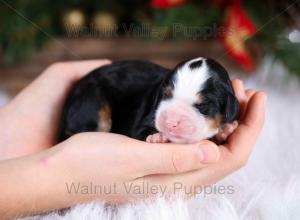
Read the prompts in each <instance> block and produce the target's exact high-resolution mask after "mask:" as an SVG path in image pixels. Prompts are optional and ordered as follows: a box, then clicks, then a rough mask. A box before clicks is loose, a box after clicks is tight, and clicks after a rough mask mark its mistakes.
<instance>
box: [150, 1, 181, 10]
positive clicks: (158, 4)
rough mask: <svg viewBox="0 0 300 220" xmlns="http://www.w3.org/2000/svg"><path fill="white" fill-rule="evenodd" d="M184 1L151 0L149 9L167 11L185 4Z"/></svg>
mask: <svg viewBox="0 0 300 220" xmlns="http://www.w3.org/2000/svg"><path fill="white" fill-rule="evenodd" d="M185 2H186V0H152V1H151V7H153V8H155V9H169V8H172V7H176V6H179V5H182V4H183V3H185Z"/></svg>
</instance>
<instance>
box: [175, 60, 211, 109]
mask: <svg viewBox="0 0 300 220" xmlns="http://www.w3.org/2000/svg"><path fill="white" fill-rule="evenodd" d="M199 60H202V61H203V62H202V65H201V66H200V67H197V68H193V69H192V68H190V67H189V65H190V64H191V63H193V62H196V61H199ZM209 77H210V75H209V72H208V66H207V64H206V62H205V59H203V58H196V59H193V60H191V61H188V62H187V63H185V64H184V65H183V66H182V67H180V68H179V69H178V70H177V73H176V75H175V80H174V93H173V98H174V99H180V100H182V101H186V102H188V103H190V104H193V103H195V102H196V101H197V100H198V96H197V94H198V93H199V91H201V90H202V89H203V86H204V84H205V82H206V81H207V80H208V79H209Z"/></svg>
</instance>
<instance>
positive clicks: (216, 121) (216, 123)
mask: <svg viewBox="0 0 300 220" xmlns="http://www.w3.org/2000/svg"><path fill="white" fill-rule="evenodd" d="M221 122H222V116H221V115H219V114H217V115H216V117H214V118H208V119H206V123H207V125H208V128H209V130H212V131H215V130H219V129H220V127H221V124H222V123H221Z"/></svg>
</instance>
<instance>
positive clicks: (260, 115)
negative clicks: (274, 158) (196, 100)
mask: <svg viewBox="0 0 300 220" xmlns="http://www.w3.org/2000/svg"><path fill="white" fill-rule="evenodd" d="M265 103H266V94H265V93H264V92H257V93H255V94H254V95H253V96H252V97H251V99H250V100H249V103H248V106H247V110H246V113H245V117H244V118H243V119H242V120H241V121H240V124H239V126H238V127H237V129H236V130H235V132H234V133H233V134H232V135H231V136H230V137H229V138H228V142H227V144H226V146H227V147H228V148H229V149H230V150H231V152H232V153H233V154H236V155H239V157H241V158H247V157H248V156H249V154H250V152H251V150H252V147H253V145H254V144H255V142H256V139H257V137H258V135H259V133H260V131H261V129H262V126H263V122H264V116H265Z"/></svg>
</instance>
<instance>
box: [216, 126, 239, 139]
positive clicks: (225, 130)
mask: <svg viewBox="0 0 300 220" xmlns="http://www.w3.org/2000/svg"><path fill="white" fill-rule="evenodd" d="M238 125H239V123H238V122H237V121H233V122H232V123H228V124H224V125H223V127H222V128H221V129H220V130H219V132H218V134H217V135H216V140H217V142H218V143H223V142H224V141H226V140H227V138H228V137H229V136H230V135H231V134H232V133H233V132H234V130H235V129H236V128H237V127H238Z"/></svg>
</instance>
